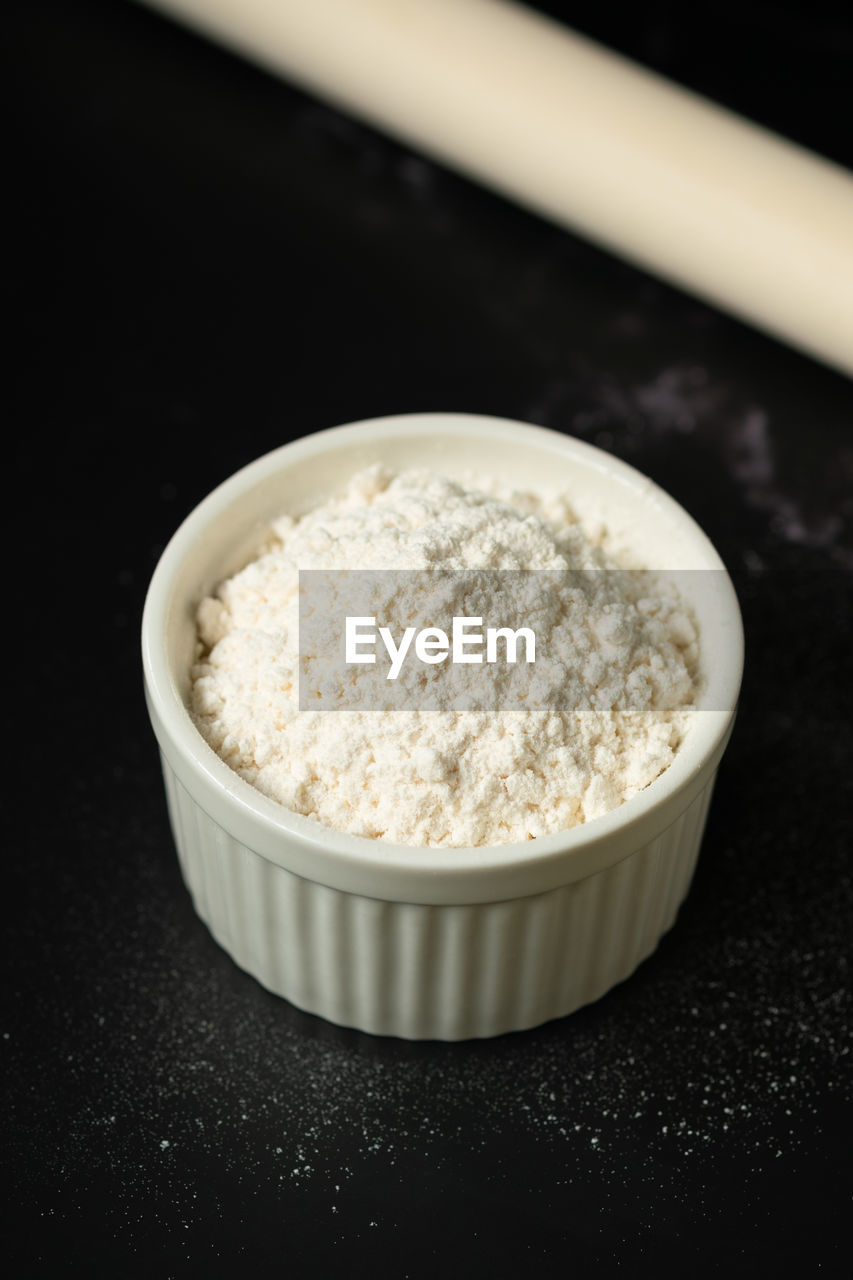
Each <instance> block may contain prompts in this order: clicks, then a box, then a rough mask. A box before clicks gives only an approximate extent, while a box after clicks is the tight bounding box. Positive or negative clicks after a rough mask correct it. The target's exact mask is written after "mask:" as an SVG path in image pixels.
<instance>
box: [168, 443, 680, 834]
mask: <svg viewBox="0 0 853 1280" xmlns="http://www.w3.org/2000/svg"><path fill="white" fill-rule="evenodd" d="M606 543H607V535H606V530H605V529H603V528H599V529H597V530H589V531H585V530H584V529H583V528H582V527H581V525H580V524H579V523H578V521H577V519H576V517H575V515H574V514H573V512H572V510H571V508H570V507H569V505H568V503H567V501H566V500H565V499H564V498H563V497H552V498H545V497H537V496H534V495H531V494H521V493H515V492H510V491H507V490H504V489H502V488H501V487H500V486H498V485H497V484H495V483H494V482H493V481H491V480H489V479H485V478H483V477H477V478H475V479H472V480H471V481H469V482H468V483H467V484H466V485H465V486H463V485H462V484H460V483H457V482H454V481H450V480H447V479H444V478H442V477H440V476H436V475H433V474H431V473H427V472H423V471H405V472H401V473H398V474H392V473H389V472H388V471H386V470H384V469H383V468H381V467H373V468H370V469H369V470H367V471H364V472H362V473H360V474H359V475H357V476H355V477H354V478H353V480H352V481H351V482H350V484H349V486H348V487H347V489H346V490H345V491H344V492H343V493H341V494H340V495H338V496H335V497H333V498H331V499H330V500H329V501H328V502H326V503H324V504H323V505H322V506H320V507H318V508H316V509H315V510H313V511H312V512H310V513H309V514H308V515H306V516H304V517H302V518H301V519H299V520H293V519H291V518H290V517H287V516H285V517H282V518H281V519H280V520H278V521H277V522H276V523H275V524H274V526H273V530H272V535H271V537H270V540H269V542H268V544H267V546H266V547H265V549H264V552H263V554H261V555H260V557H259V558H258V559H257V560H255V561H253V562H252V563H251V564H249V565H248V566H247V567H246V568H245V569H243V570H242V571H241V572H240V573H238V574H236V575H235V576H234V577H233V578H231V579H229V580H228V581H226V582H224V583H222V584H221V586H220V587H219V588H218V591H217V593H216V597H215V598H208V599H205V600H203V601H202V603H201V605H200V607H199V611H198V630H199V650H198V660H197V663H196V666H195V668H194V670H193V680H194V686H193V712H194V715H195V718H196V723H197V724H198V727H199V729H200V730H201V732H202V733H203V735H204V736H205V738H206V739H207V741H208V742H209V743H210V745H211V746H212V747H213V748H214V750H215V751H217V752H218V754H219V755H220V756H221V757H222V758H223V759H224V760H225V761H226V762H227V763H228V764H229V765H230V766H231V767H232V768H233V769H235V770H236V771H237V772H238V773H239V774H240V775H241V776H242V777H243V778H245V779H246V780H247V781H248V782H250V783H252V784H253V785H254V786H256V787H257V788H258V789H259V790H260V791H262V792H264V793H265V794H266V795H268V796H271V797H272V798H273V799H275V800H278V801H280V802H281V803H282V804H284V805H286V806H287V807H288V808H290V809H292V810H294V811H295V812H297V813H301V814H304V815H307V816H309V817H311V818H314V819H316V820H317V821H319V822H321V823H323V824H324V825H326V826H329V827H333V828H335V829H337V830H341V831H347V832H350V833H352V834H355V835H361V836H367V837H373V838H379V839H384V840H388V841H391V842H393V843H397V844H406V845H439V846H455V847H464V846H471V845H494V844H503V843H506V842H509V841H517V840H529V839H532V838H534V837H536V836H541V835H545V834H549V833H551V832H555V831H560V830H565V829H567V828H570V827H574V826H577V825H578V824H579V823H582V822H587V821H589V820H590V819H593V818H595V817H597V816H599V815H600V814H603V813H605V812H607V811H608V810H610V809H613V808H614V807H615V806H617V805H618V804H620V803H622V802H623V801H624V800H627V799H628V798H630V797H631V796H633V795H635V794H636V793H637V792H639V791H641V790H642V789H643V788H644V787H646V786H648V784H649V783H650V782H652V781H653V780H654V779H655V778H656V777H657V776H658V775H659V774H660V773H661V772H662V771H663V770H664V769H666V768H667V766H668V765H669V764H670V763H671V761H672V759H673V757H674V754H675V752H676V750H677V749H678V746H679V744H680V742H681V740H682V738H683V735H684V733H685V732H686V730H687V727H688V725H689V717H690V715H691V711H692V707H693V704H694V701H695V693H696V678H695V673H696V666H697V661H698V639H697V635H696V629H695V626H694V624H693V622H692V620H691V618H690V617H689V616H688V613H687V611H686V610H685V607H684V605H683V603H682V602H681V601H680V599H679V597H678V595H677V593H676V592H675V591H674V590H673V589H672V587H671V584H668V583H664V582H662V581H660V580H658V579H655V580H654V581H653V582H650V581H649V578H648V576H647V575H632V574H630V573H619V572H616V571H615V570H616V569H617V566H616V565H615V563H614V561H613V560H612V559H610V558H609V557H608V555H607V553H606V550H605V549H604V548H605V547H606ZM438 568H441V569H452V570H460V571H462V570H464V571H466V573H465V575H464V577H463V576H462V575H460V577H459V579H458V581H460V582H462V581H464V582H466V583H468V584H469V585H470V583H471V582H473V583H474V584H475V588H476V590H475V596H474V601H473V604H472V602H471V595H470V590H468V588H467V587H466V593H467V594H466V597H465V599H464V600H463V599H462V598H461V597H460V598H459V599H457V600H456V601H455V602H451V603H453V604H454V608H455V611H456V612H459V613H462V614H465V613H471V612H477V613H481V612H482V614H483V615H484V616H485V615H488V618H487V620H488V621H491V620H492V619H494V620H495V621H496V622H497V624H500V622H501V618H500V613H501V601H500V599H496V598H490V596H489V585H490V576H489V574H488V573H484V574H481V575H480V576H479V577H477V576H476V575H473V574H472V573H471V571H474V570H497V569H500V570H557V571H559V570H567V569H568V570H585V571H587V572H585V573H582V574H580V575H578V577H577V578H575V577H573V578H572V588H571V590H567V591H565V592H562V593H553V592H552V593H551V594H550V595H548V596H546V597H544V598H542V597H541V593H540V595H537V590H536V583H537V575H535V574H531V575H529V583H528V579H527V577H526V576H525V577H524V583H525V584H526V585H525V590H526V591H527V595H526V596H525V597H524V603H525V608H526V609H527V610H528V611H529V614H528V616H529V620H530V621H531V625H532V623H533V622H534V621H535V624H536V635H537V637H538V638H539V640H538V641H537V643H540V642H541V641H543V640H544V642H545V644H546V645H547V647H548V650H549V652H550V654H551V656H552V660H551V661H550V662H549V663H546V664H539V663H537V664H536V665H535V666H534V667H531V668H529V681H528V683H527V685H526V686H525V692H526V697H525V701H524V704H523V706H522V707H520V708H519V709H515V710H506V705H507V698H508V696H509V691H510V687H511V686H510V685H509V684H508V683H506V682H507V681H509V679H510V676H512V677H513V678H515V679H518V669H517V668H508V667H505V668H502V669H497V668H496V669H495V670H494V672H493V673H492V678H491V680H490V682H489V683H488V685H487V686H482V685H481V686H478V687H481V688H482V689H483V694H482V698H481V703H482V705H481V706H480V707H479V709H475V710H458V709H455V708H456V706H457V705H458V703H456V702H454V700H453V695H452V686H451V685H449V684H448V686H447V692H446V694H442V692H441V690H442V688H444V686H441V685H436V686H435V689H436V691H437V692H436V693H435V697H436V698H438V702H437V703H434V704H432V705H435V706H437V708H438V709H435V710H433V709H430V710H423V709H420V710H419V709H417V708H415V709H411V704H409V705H408V706H407V707H406V709H402V710H395V711H392V712H390V713H389V712H387V711H379V710H369V709H364V710H362V709H356V710H330V711H314V710H300V705H299V700H298V676H299V670H300V662H301V663H302V670H303V673H304V672H305V670H306V663H309V664H310V661H311V660H312V659H317V658H318V657H322V656H323V655H322V654H316V653H315V654H306V653H304V652H303V653H302V654H300V653H299V652H298V634H299V630H298V629H299V590H298V588H299V583H298V572H299V570H300V569H312V570H332V569H334V570H347V569H374V570H383V569H384V570H435V569H438ZM604 569H608V570H611V572H601V571H602V570H604ZM427 579H428V575H426V574H422V575H420V576H419V575H416V574H410V575H408V576H407V575H405V574H404V575H401V579H400V581H401V582H402V583H403V586H401V587H400V590H399V591H398V592H397V596H398V598H397V599H396V600H395V605H396V607H397V609H398V610H402V616H409V614H412V613H414V612H416V611H418V610H420V611H421V612H423V611H424V609H426V613H425V616H428V613H429V609H428V604H429V601H428V600H427V598H426V596H425V594H424V593H425V590H426V589H425V588H424V587H423V585H422V584H423V583H424V582H425V581H426V580H427ZM652 587H653V588H654V589H653V590H652ZM406 591H409V592H410V593H411V594H412V599H408V597H407V596H406ZM416 597H417V598H416ZM425 602H426V603H425ZM380 621H381V619H380ZM330 635H331V629H330ZM329 643H331V640H330V642H329ZM335 643H337V641H335ZM320 648H322V642H321V644H320ZM445 665H447V664H445ZM438 670H441V671H442V672H443V671H444V668H441V669H439V668H437V667H429V668H425V669H422V671H421V672H420V673H419V675H418V674H413V675H412V679H413V680H417V678H420V679H421V680H423V679H424V678H425V676H428V677H432V676H434V675H435V673H436V672H437V671H438ZM462 670H463V671H465V672H470V671H472V670H473V671H475V672H476V673H478V675H479V673H480V672H481V671H482V670H483V668H463V669H462ZM361 672H368V673H372V674H374V675H375V670H374V668H370V667H365V668H360V669H356V671H355V674H354V676H353V677H352V687H351V689H350V690H349V692H350V693H352V694H353V696H354V697H355V699H356V702H357V701H358V697H359V688H360V686H359V683H358V681H359V677H360V675H361ZM454 674H455V672H454ZM558 676H559V679H558V678H557V677H558ZM479 678H480V679H481V680H482V676H480V677H479ZM401 680H402V677H401ZM415 687H416V686H415V685H412V686H411V688H412V689H413V690H414V689H415ZM364 688H367V685H365V686H364ZM318 696H319V695H318ZM366 696H367V695H365V698H366ZM442 698H444V701H442ZM365 705H369V704H367V703H366V704H365Z"/></svg>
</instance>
